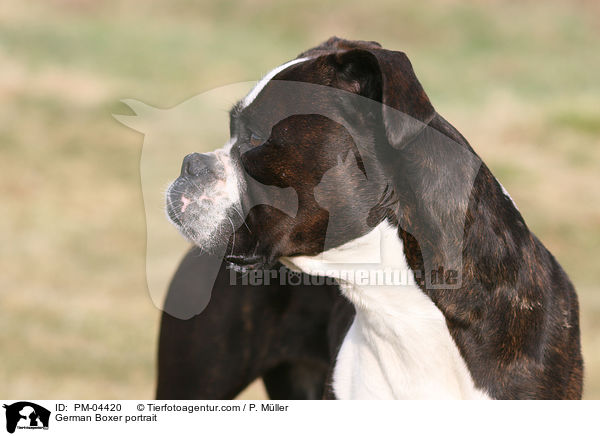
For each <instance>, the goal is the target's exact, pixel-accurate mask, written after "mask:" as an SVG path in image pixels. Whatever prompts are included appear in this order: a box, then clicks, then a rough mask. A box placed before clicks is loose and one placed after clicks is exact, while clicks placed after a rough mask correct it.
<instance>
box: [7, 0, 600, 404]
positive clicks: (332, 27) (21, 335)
mask: <svg viewBox="0 0 600 436" xmlns="http://www.w3.org/2000/svg"><path fill="white" fill-rule="evenodd" d="M599 12H600V7H598V6H597V5H596V4H595V2H591V1H589V2H573V3H570V2H558V1H557V2H552V1H551V2H534V1H526V2H519V3H512V2H511V3H505V2H503V3H500V2H485V3H481V2H466V3H464V2H463V3H459V2H446V1H442V0H439V1H427V2H398V1H397V0H376V1H375V2H364V1H359V0H349V1H347V2H345V3H344V5H343V6H341V5H339V4H337V3H336V2H333V1H331V0H326V1H318V0H308V1H303V2H300V1H299V0H293V1H291V2H278V1H275V0H269V1H261V2H257V1H244V2H233V1H214V2H192V1H188V0H171V1H166V0H165V1H158V2H152V4H151V5H148V4H147V2H143V1H141V0H140V1H130V2H120V1H116V0H115V1H108V2H92V1H58V0H56V1H51V2H48V1H41V0H39V1H28V2H16V1H15V2H10V3H9V4H7V5H3V8H2V9H0V65H1V67H0V96H1V98H2V101H3V104H2V105H1V106H0V153H1V156H0V187H1V188H0V196H1V200H2V204H3V206H4V207H3V212H2V214H0V226H1V228H2V229H3V231H2V232H0V264H1V265H2V269H3V272H2V275H0V307H1V310H2V316H1V317H0V345H1V346H2V349H3V350H4V353H3V358H2V359H1V360H0V380H1V381H2V383H0V397H12V398H54V397H58V398H61V397H62V398H69V397H76V398H138V397H150V396H151V395H152V391H153V384H154V365H155V361H154V356H155V346H156V335H157V330H158V319H159V313H158V311H157V310H156V308H155V307H154V306H153V304H152V302H151V300H150V298H149V296H148V291H147V288H146V281H145V273H144V269H145V264H144V262H145V244H146V240H145V238H146V235H145V216H144V209H143V202H142V196H141V187H140V178H139V159H140V154H141V147H142V141H143V137H142V135H140V134H138V133H136V132H134V131H132V130H129V129H127V128H125V127H124V126H122V125H120V124H119V123H117V122H116V121H115V120H114V119H113V118H112V117H111V113H114V112H119V113H128V110H127V109H126V108H125V107H124V105H122V104H121V103H119V100H121V99H122V98H138V99H140V100H143V101H145V102H147V103H148V104H152V105H154V106H157V107H161V108H167V107H171V106H174V105H176V104H178V103H180V102H182V101H183V100H185V99H187V98H189V97H191V96H193V95H195V94H198V93H200V92H202V91H206V90H208V89H211V88H214V87H216V86H222V85H226V84H228V83H233V82H240V81H246V80H253V79H257V78H259V77H260V76H261V75H262V74H263V73H265V72H266V71H268V70H269V69H270V68H272V67H273V66H275V65H277V64H279V63H281V62H283V61H285V60H288V59H290V58H292V57H295V56H296V55H297V54H298V53H299V52H301V51H303V50H305V49H306V48H308V47H310V46H312V45H315V44H317V43H319V42H321V41H322V40H324V39H326V38H328V37H329V36H331V35H333V34H336V35H338V36H343V37H348V38H352V39H369V40H377V41H379V42H381V43H383V44H384V46H386V47H387V48H393V49H398V50H403V51H406V52H407V53H408V55H409V56H410V58H411V60H412V62H413V65H414V67H415V70H416V71H417V74H418V76H419V78H420V80H421V82H422V83H423V85H424V87H425V89H426V90H427V91H428V93H429V95H430V97H431V100H432V101H433V103H434V105H435V106H436V108H437V109H438V111H439V112H440V113H442V114H443V115H444V116H445V117H446V118H447V119H449V120H450V121H451V122H452V123H454V124H455V125H456V126H457V128H458V129H459V130H461V132H462V133H463V134H464V135H465V136H466V137H467V138H468V139H469V141H470V142H471V143H472V145H473V146H474V148H475V149H476V150H477V151H478V152H479V154H480V155H481V156H482V157H483V159H484V160H485V161H486V163H488V165H489V166H490V168H492V170H493V171H494V172H495V174H496V175H497V176H498V178H499V179H500V180H501V182H502V183H503V184H504V186H505V187H506V188H507V189H508V190H509V191H510V192H511V195H512V196H513V197H514V198H515V200H516V201H517V204H518V205H519V207H520V209H521V211H522V213H523V215H524V216H525V218H526V220H527V222H528V225H529V226H530V227H531V228H532V229H533V231H534V232H535V233H536V234H537V235H538V236H539V237H540V238H541V239H542V241H544V243H545V244H546V245H547V246H548V248H549V249H550V250H551V251H552V252H553V253H554V254H555V255H556V256H557V258H558V259H559V261H560V262H561V263H562V264H563V266H564V267H565V269H566V270H567V272H568V273H569V274H570V276H571V278H572V280H573V281H574V283H575V284H576V287H577V288H578V291H579V295H580V302H581V309H582V328H583V345H584V355H585V358H586V397H587V398H600V351H599V350H600V285H599V283H600V269H599V268H598V267H597V258H598V255H599V254H600V190H599V189H598V186H599V183H598V182H599V174H600V172H599V171H598V170H599V168H600V147H599V145H600V112H598V109H597V108H598V101H599V100H600V81H598V75H599V73H600V51H599V50H598V44H599V42H600V31H599V30H598V29H600V26H599V24H600V19H599V18H598V17H599V16H600V13H599ZM216 146H218V145H217V144H215V147H216ZM175 171H176V170H175ZM245 395H246V396H250V397H252V396H257V395H262V393H261V391H260V389H259V388H254V390H252V391H250V392H249V393H246V394H245Z"/></svg>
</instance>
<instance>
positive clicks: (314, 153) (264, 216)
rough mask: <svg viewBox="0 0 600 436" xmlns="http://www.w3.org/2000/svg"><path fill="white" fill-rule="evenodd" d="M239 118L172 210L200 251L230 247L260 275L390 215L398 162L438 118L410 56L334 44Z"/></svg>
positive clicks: (266, 87) (262, 88)
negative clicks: (284, 260)
mask: <svg viewBox="0 0 600 436" xmlns="http://www.w3.org/2000/svg"><path fill="white" fill-rule="evenodd" d="M230 115H231V116H230V136H231V137H230V140H229V142H228V143H227V144H226V145H225V146H224V147H223V148H221V149H219V150H217V151H215V152H211V153H204V154H199V153H194V154H191V155H188V156H186V157H185V159H184V160H183V164H182V167H181V174H180V176H179V177H178V178H177V179H176V180H175V181H174V182H173V183H172V185H171V186H170V188H169V190H168V192H167V212H168V215H169V217H170V219H171V220H172V221H173V223H174V224H175V225H176V226H177V227H178V228H179V229H180V231H181V232H182V233H183V234H184V235H185V236H186V237H187V238H189V239H190V240H191V241H192V242H193V243H194V244H196V245H198V246H200V247H201V248H204V249H206V250H210V249H213V248H214V247H216V246H224V245H227V253H228V257H227V259H228V260H229V261H230V262H232V263H233V264H235V265H238V266H241V267H244V268H254V267H262V266H265V265H268V264H270V263H272V262H274V261H276V260H277V259H279V258H281V257H291V256H300V255H305V256H312V255H316V254H319V253H321V252H323V251H324V250H326V249H329V248H334V247H336V246H339V245H342V244H344V243H346V242H348V241H350V240H353V239H355V238H358V237H360V236H362V235H365V234H367V233H368V232H369V231H370V230H371V229H372V228H373V227H374V226H375V225H377V224H378V223H379V222H381V221H383V220H384V219H386V218H389V216H390V213H393V211H394V207H393V206H392V205H391V202H393V201H394V200H393V199H391V196H393V195H394V194H393V190H392V189H391V188H390V186H391V185H393V181H392V180H391V178H393V177H394V176H393V175H391V174H390V170H389V167H392V166H394V162H395V161H396V160H397V159H398V150H401V149H402V148H403V147H404V146H406V144H409V143H410V142H411V141H413V139H414V138H415V137H417V136H418V135H419V134H420V133H421V132H422V130H423V129H424V128H425V126H426V125H427V124H428V123H429V122H430V121H431V120H432V119H433V117H434V116H435V111H434V109H433V107H432V105H431V103H430V101H429V99H428V97H427V95H426V94H425V92H424V90H423V88H422V87H421V85H420V83H419V81H418V80H417V78H416V76H415V74H414V71H413V69H412V66H411V64H410V61H409V60H408V58H407V56H406V55H405V54H404V53H402V52H396V51H390V50H384V49H382V48H381V47H380V46H379V44H377V43H374V42H364V41H346V40H342V39H338V38H331V39H330V40H328V41H327V42H325V43H324V44H322V45H320V46H318V47H315V48H313V49H311V50H308V51H307V52H304V53H302V54H301V55H300V56H299V57H298V58H297V59H295V60H293V61H291V62H288V63H287V64H284V65H282V66H281V67H278V68H276V69H275V70H273V71H272V72H271V73H270V74H268V75H267V76H266V77H265V78H264V79H263V80H261V81H260V82H259V84H258V85H257V86H256V87H255V88H254V89H253V90H252V91H251V92H250V93H249V94H248V95H247V96H246V97H245V98H244V99H243V100H242V101H240V102H239V103H238V104H236V105H235V106H234V108H233V109H232V110H231V113H230ZM316 193H317V195H316ZM323 198H325V199H326V205H324V201H323V200H322V199H323ZM320 199H321V200H320ZM334 216H335V217H336V218H335V219H336V223H335V225H332V223H331V222H330V221H331V218H332V217H334Z"/></svg>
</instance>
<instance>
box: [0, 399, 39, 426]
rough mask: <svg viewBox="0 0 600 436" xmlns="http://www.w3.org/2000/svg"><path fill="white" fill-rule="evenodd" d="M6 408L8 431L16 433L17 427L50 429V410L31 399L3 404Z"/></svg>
mask: <svg viewBox="0 0 600 436" xmlns="http://www.w3.org/2000/svg"><path fill="white" fill-rule="evenodd" d="M3 407H4V408H5V409H6V431H7V432H9V433H14V432H15V430H16V429H19V430H21V429H26V430H35V429H38V430H39V429H44V430H47V429H48V424H49V421H50V411H49V410H48V409H46V408H44V407H42V406H38V405H37V404H35V403H31V402H29V401H18V402H16V403H13V404H10V405H7V404H4V406H3Z"/></svg>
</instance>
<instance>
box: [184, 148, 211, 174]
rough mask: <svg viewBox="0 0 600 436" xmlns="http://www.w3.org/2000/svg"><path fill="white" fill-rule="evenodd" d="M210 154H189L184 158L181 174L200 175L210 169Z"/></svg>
mask: <svg viewBox="0 0 600 436" xmlns="http://www.w3.org/2000/svg"><path fill="white" fill-rule="evenodd" d="M209 160H210V156H207V155H205V154H201V153H192V154H188V155H187V156H186V157H184V158H183V164H182V165H181V176H191V177H198V176H200V175H201V174H203V173H206V172H208V170H209Z"/></svg>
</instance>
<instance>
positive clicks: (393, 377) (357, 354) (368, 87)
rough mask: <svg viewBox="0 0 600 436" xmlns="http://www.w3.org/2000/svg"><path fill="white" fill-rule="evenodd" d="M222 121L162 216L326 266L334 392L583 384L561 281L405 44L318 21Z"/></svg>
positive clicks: (231, 256)
mask: <svg viewBox="0 0 600 436" xmlns="http://www.w3.org/2000/svg"><path fill="white" fill-rule="evenodd" d="M230 133H231V139H230V141H229V142H228V143H227V144H226V145H225V147H223V148H222V149H219V150H217V151H216V152H213V153H207V154H198V153H194V154H191V155H188V156H186V157H185V159H184V161H183V165H182V168H181V174H180V176H179V178H178V179H176V180H175V181H174V182H173V184H172V185H171V187H170V189H169V191H168V192H167V211H168V215H169V217H170V219H171V220H172V221H173V223H174V224H175V225H176V226H177V227H178V228H179V229H180V231H181V232H182V233H183V234H184V235H185V236H186V237H187V238H188V239H189V240H190V241H192V242H193V243H194V244H195V245H197V246H198V247H200V248H201V249H202V250H204V251H205V252H211V251H213V252H214V251H215V250H216V251H217V252H219V249H217V247H226V249H224V250H222V252H224V253H225V254H226V256H225V259H226V261H227V262H228V263H229V264H231V266H232V267H233V268H235V269H237V270H240V271H250V270H262V269H265V268H270V267H271V266H272V265H273V264H275V263H276V262H277V261H281V262H283V263H284V264H285V265H286V266H288V267H290V268H292V269H296V270H299V271H303V272H304V273H307V274H312V275H313V276H319V275H326V276H329V277H334V278H336V279H337V281H338V283H339V287H340V290H341V293H342V295H343V296H344V297H345V298H347V299H348V300H349V301H350V302H351V303H352V305H353V307H354V309H355V311H356V315H355V316H354V319H353V321H352V324H351V326H350V328H349V329H348V331H347V333H345V335H344V338H343V341H342V344H341V347H340V349H339V352H338V353H337V356H336V358H335V360H334V365H333V370H332V377H331V380H330V381H329V382H328V383H330V385H331V393H332V394H333V396H334V397H335V398H339V399H367V398H377V399H402V398H408V399H413V398H414V399H417V398H465V399H558V398H565V399H576V398H580V397H581V393H582V372H583V369H582V368H583V362H582V357H581V351H580V333H579V313H578V302H577V296H576V294H575V291H574V288H573V286H572V284H571V283H570V281H569V279H568V277H567V275H566V274H565V272H564V271H563V270H562V269H561V267H560V265H559V264H558V263H557V262H556V260H555V259H554V257H553V256H552V255H551V254H550V253H549V252H548V250H547V249H546V248H545V247H544V246H543V245H542V243H541V242H540V241H539V240H538V239H537V238H536V237H535V236H534V235H533V234H532V233H531V231H530V230H529V229H528V228H527V225H526V224H525V222H524V220H523V217H522V216H521V214H520V213H519V211H518V209H517V207H516V206H515V204H514V203H513V201H512V199H511V198H510V196H509V195H508V193H507V192H506V191H505V190H504V189H503V187H502V186H501V185H500V183H499V182H498V181H497V180H496V179H495V178H494V176H493V175H492V174H491V172H490V170H489V169H488V168H487V167H486V166H485V164H484V163H483V162H481V160H480V159H479V157H478V156H477V155H476V153H475V152H474V151H473V149H472V148H471V146H470V145H469V144H468V142H467V141H466V139H465V138H464V137H463V136H462V135H461V134H460V133H459V132H458V131H457V130H456V129H455V128H454V127H453V126H452V125H451V124H450V123H448V122H447V121H446V120H445V119H444V118H442V116H441V115H439V114H438V113H437V112H436V111H435V109H434V108H433V106H432V104H431V102H430V100H429V98H428V96H427V94H426V93H425V91H424V90H423V88H422V87H421V85H420V83H419V81H418V80H417V78H416V76H415V73H414V71H413V68H412V66H411V64H410V61H409V60H408V58H407V56H406V55H405V54H404V53H402V52H397V51H391V50H385V49H383V48H382V47H381V46H380V45H379V44H377V43H375V42H365V41H347V40H342V39H338V38H331V39H330V40H328V41H327V42H325V43H324V44H322V45H320V46H318V47H316V48H313V49H311V50H308V51H307V52H304V53H302V54H301V55H300V56H299V57H298V58H296V59H295V60H292V61H290V62H288V63H286V64H284V65H282V66H280V67H278V68H276V69H275V70H273V71H272V72H271V73H269V74H268V75H267V76H266V77H265V78H264V79H263V80H261V81H260V82H259V83H258V84H257V86H256V87H255V88H254V89H253V90H252V91H251V92H250V93H249V94H248V95H247V96H246V97H245V98H244V99H243V100H242V101H240V102H239V103H238V104H236V105H235V106H234V108H233V109H232V111H231V121H230ZM290 188H291V189H290ZM236 217H240V218H236ZM227 223H230V230H226V229H227V228H228V227H229V225H228V224H227ZM381 272H383V275H386V274H387V273H389V272H391V274H392V276H393V275H394V273H398V272H407V275H405V276H402V277H403V278H402V279H401V280H391V281H386V280H384V282H385V283H383V282H381V280H379V277H380V276H379V275H378V274H379V273H381ZM365 277H367V279H366V280H365ZM373 277H377V280H374V279H373ZM386 277H387V276H386ZM394 277H397V276H394ZM398 277H399V276H398ZM230 298H235V297H234V296H231V297H230ZM223 316H225V314H223ZM308 318H309V317H307V318H306V319H298V321H297V322H298V323H310V322H311V320H310V319H308ZM239 328H240V329H242V328H243V322H241V321H240V322H239ZM212 333H213V334H214V331H212ZM209 376H210V375H209Z"/></svg>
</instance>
